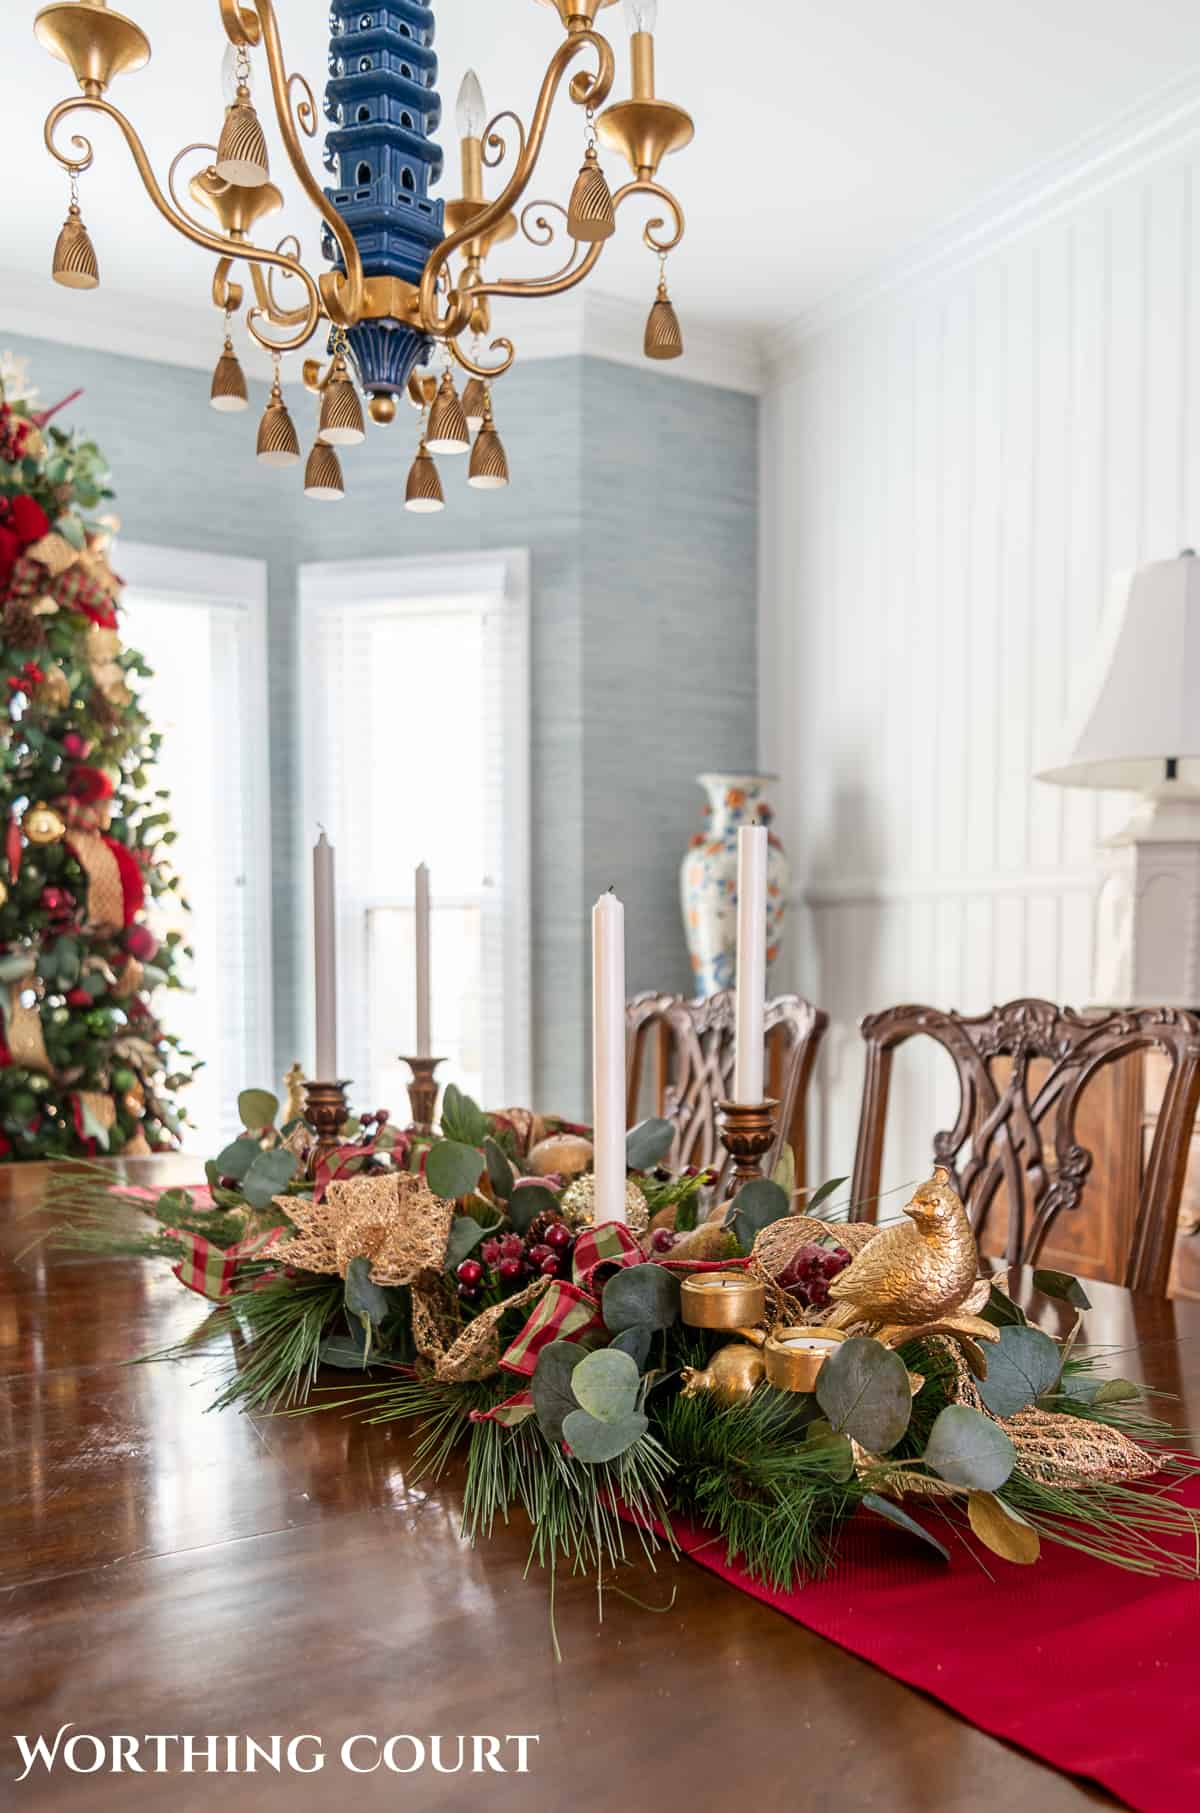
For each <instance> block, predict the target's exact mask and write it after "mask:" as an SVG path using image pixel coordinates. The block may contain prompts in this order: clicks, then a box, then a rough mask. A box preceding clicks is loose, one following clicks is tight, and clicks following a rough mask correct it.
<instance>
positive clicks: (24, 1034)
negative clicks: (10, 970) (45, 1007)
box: [8, 982, 50, 1074]
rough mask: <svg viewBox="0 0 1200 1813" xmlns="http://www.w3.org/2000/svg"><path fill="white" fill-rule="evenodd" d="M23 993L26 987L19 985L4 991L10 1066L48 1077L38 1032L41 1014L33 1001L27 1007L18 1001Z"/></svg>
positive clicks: (44, 1054)
mask: <svg viewBox="0 0 1200 1813" xmlns="http://www.w3.org/2000/svg"><path fill="white" fill-rule="evenodd" d="M25 992H26V984H25V983H22V982H14V983H12V984H11V986H10V988H9V991H8V1049H9V1054H10V1056H11V1057H12V1061H13V1063H14V1064H20V1065H23V1067H24V1068H25V1069H26V1070H41V1071H45V1072H46V1073H47V1074H49V1070H50V1058H49V1055H48V1053H47V1051H46V1040H45V1035H44V1034H43V1032H42V1015H41V1010H40V1008H39V1006H38V1003H37V1001H36V999H35V1000H34V1001H33V1003H32V1004H31V1005H26V1004H25V1003H24V1002H23V1001H22V1000H21V996H22V995H23V994H24V993H25Z"/></svg>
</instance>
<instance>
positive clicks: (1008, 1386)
mask: <svg viewBox="0 0 1200 1813" xmlns="http://www.w3.org/2000/svg"><path fill="white" fill-rule="evenodd" d="M1061 1370H1062V1354H1061V1352H1060V1349H1059V1346H1058V1342H1057V1341H1052V1340H1051V1339H1050V1336H1049V1335H1047V1334H1043V1332H1042V1330H1041V1329H1040V1328H1020V1327H1017V1326H1010V1327H1008V1328H1002V1329H1001V1330H1000V1339H999V1340H998V1341H990V1342H989V1343H988V1350H987V1377H986V1378H985V1379H980V1381H979V1384H978V1391H979V1395H980V1397H981V1398H982V1399H983V1401H984V1403H985V1404H986V1405H987V1407H988V1409H989V1410H990V1411H991V1413H992V1415H993V1416H1015V1415H1016V1414H1017V1411H1018V1410H1024V1409H1025V1407H1026V1405H1028V1404H1032V1403H1035V1402H1036V1401H1037V1399H1038V1398H1040V1397H1041V1396H1042V1394H1043V1392H1046V1391H1051V1390H1053V1388H1054V1386H1055V1385H1056V1384H1057V1383H1058V1375H1059V1373H1060V1372H1061Z"/></svg>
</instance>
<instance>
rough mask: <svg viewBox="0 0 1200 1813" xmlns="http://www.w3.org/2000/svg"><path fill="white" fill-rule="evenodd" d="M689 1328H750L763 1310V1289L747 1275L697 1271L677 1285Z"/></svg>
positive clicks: (765, 1299) (764, 1292)
mask: <svg viewBox="0 0 1200 1813" xmlns="http://www.w3.org/2000/svg"><path fill="white" fill-rule="evenodd" d="M679 1298H680V1312H681V1314H682V1316H683V1319H684V1321H685V1322H686V1323H687V1325H688V1327H689V1328H753V1327H754V1324H755V1323H756V1322H761V1320H762V1318H763V1316H764V1314H765V1312H766V1307H767V1293H766V1288H765V1287H764V1286H763V1285H761V1284H760V1283H759V1281H758V1279H757V1278H752V1277H750V1275H749V1274H748V1273H747V1272H701V1273H699V1275H698V1276H696V1277H692V1278H685V1279H684V1280H683V1282H682V1284H681V1285H680V1291H679Z"/></svg>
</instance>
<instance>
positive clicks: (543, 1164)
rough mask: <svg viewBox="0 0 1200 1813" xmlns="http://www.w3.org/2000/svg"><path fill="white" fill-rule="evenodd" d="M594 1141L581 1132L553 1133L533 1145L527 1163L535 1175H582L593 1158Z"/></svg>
mask: <svg viewBox="0 0 1200 1813" xmlns="http://www.w3.org/2000/svg"><path fill="white" fill-rule="evenodd" d="M593 1156H594V1155H593V1152H592V1142H591V1140H590V1139H584V1138H583V1136H582V1134H579V1133H552V1134H551V1135H550V1137H549V1138H548V1139H540V1140H539V1141H538V1143H537V1145H536V1146H532V1147H531V1148H530V1151H529V1156H528V1157H527V1158H526V1160H525V1163H526V1165H527V1166H528V1168H529V1170H530V1171H531V1172H532V1173H533V1175H534V1176H535V1177H553V1176H558V1177H566V1178H568V1179H570V1178H575V1177H582V1176H583V1173H584V1172H585V1171H586V1170H587V1169H588V1167H589V1165H590V1164H591V1162H592V1158H593Z"/></svg>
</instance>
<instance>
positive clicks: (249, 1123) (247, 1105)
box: [238, 1089, 279, 1133]
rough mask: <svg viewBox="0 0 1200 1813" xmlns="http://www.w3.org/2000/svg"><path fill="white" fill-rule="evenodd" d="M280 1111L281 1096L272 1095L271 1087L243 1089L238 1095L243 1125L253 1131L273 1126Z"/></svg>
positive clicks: (239, 1112)
mask: <svg viewBox="0 0 1200 1813" xmlns="http://www.w3.org/2000/svg"><path fill="white" fill-rule="evenodd" d="M278 1113H279V1097H278V1096H277V1095H272V1094H271V1091H270V1090H269V1089H243V1090H242V1093H241V1094H240V1095H239V1096H238V1114H239V1115H240V1116H241V1121H242V1125H243V1127H246V1128H248V1130H249V1131H250V1132H251V1133H253V1132H256V1131H258V1130H259V1129H261V1128H264V1127H273V1126H274V1125H275V1116H276V1115H277V1114H278Z"/></svg>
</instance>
